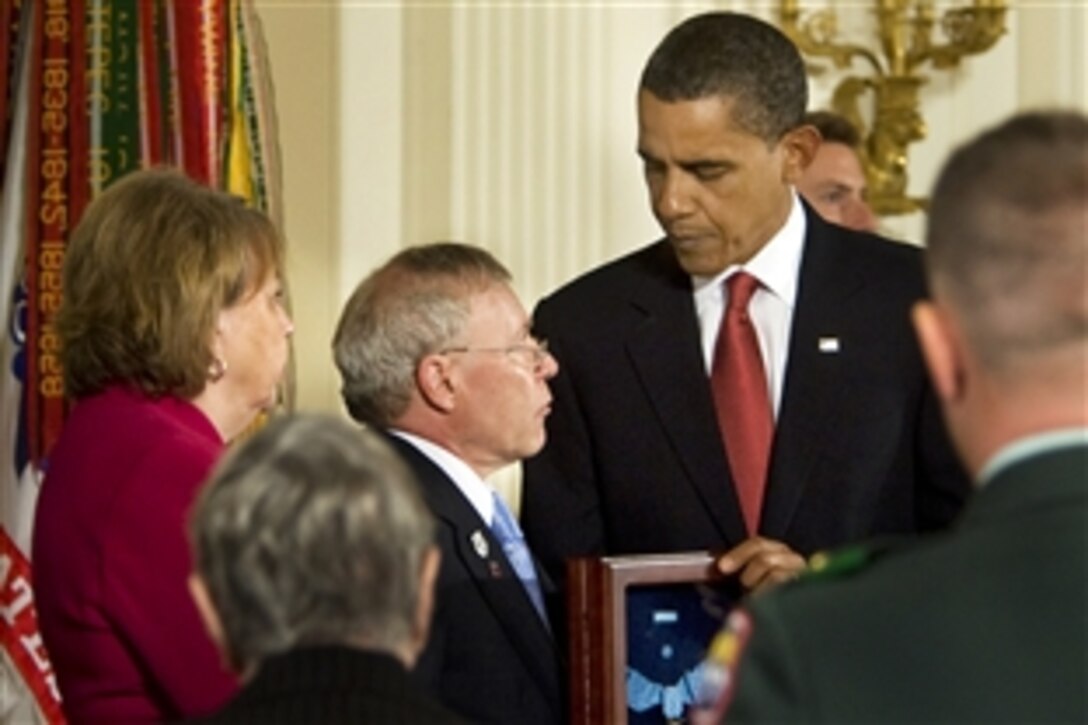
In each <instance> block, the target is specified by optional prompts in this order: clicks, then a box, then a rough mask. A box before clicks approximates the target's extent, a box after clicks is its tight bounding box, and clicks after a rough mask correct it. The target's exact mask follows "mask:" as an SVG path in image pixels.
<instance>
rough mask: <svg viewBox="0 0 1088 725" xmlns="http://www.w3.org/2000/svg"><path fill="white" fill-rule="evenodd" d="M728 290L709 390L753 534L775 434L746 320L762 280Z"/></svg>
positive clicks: (740, 280)
mask: <svg viewBox="0 0 1088 725" xmlns="http://www.w3.org/2000/svg"><path fill="white" fill-rule="evenodd" d="M725 285H726V287H728V289H729V304H728V306H727V307H726V309H725V314H724V315H722V326H721V328H720V329H719V330H718V341H717V343H716V344H715V346H714V366H713V369H712V370H711V374H710V387H711V388H712V389H713V391H714V409H715V412H716V413H717V414H718V427H719V428H720V429H721V434H722V443H723V444H724V445H725V451H726V454H727V456H728V458H729V468H730V470H731V471H732V473H733V482H734V484H735V486H736V491H737V497H738V498H739V499H740V506H741V511H742V512H743V513H744V522H745V524H747V526H748V533H749V534H752V535H755V534H756V532H757V529H758V528H759V514H760V509H761V507H762V505H763V490H764V488H765V487H766V484H767V469H768V467H769V464H770V459H771V437H772V436H773V435H774V419H773V417H772V415H771V402H770V400H769V398H768V395H767V376H766V373H765V372H764V370H763V359H762V357H761V356H760V354H759V341H758V340H757V339H756V331H755V328H753V327H752V321H751V319H750V318H749V317H748V301H749V300H751V299H752V294H753V293H754V292H755V291H756V288H757V287H759V280H757V279H756V278H755V277H753V276H752V275H750V274H748V273H746V272H738V273H737V274H734V275H733V276H732V277H730V278H729V279H728V280H726V282H725Z"/></svg>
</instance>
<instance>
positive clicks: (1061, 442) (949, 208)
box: [701, 112, 1088, 723]
mask: <svg viewBox="0 0 1088 725" xmlns="http://www.w3.org/2000/svg"><path fill="white" fill-rule="evenodd" d="M927 265H928V274H929V279H930V284H931V289H932V293H933V300H932V302H924V303H919V304H918V305H917V306H916V308H915V310H914V313H913V314H914V323H915V328H916V330H917V333H918V336H919V338H920V340H921V343H922V347H923V350H924V353H925V357H926V362H927V365H928V367H929V372H930V375H931V377H932V379H933V381H934V384H935V388H936V390H937V391H938V393H939V396H940V398H941V401H942V407H943V409H944V414H945V418H946V420H947V422H948V424H949V429H950V431H951V433H952V435H953V437H954V440H955V443H956V446H957V449H958V450H959V453H960V455H961V457H962V460H963V461H964V462H965V463H966V465H967V467H968V469H969V470H970V471H971V473H972V475H973V476H974V479H975V483H976V487H977V491H976V493H975V495H974V497H973V499H972V500H971V502H970V503H969V504H968V507H967V508H966V509H965V510H964V512H963V515H962V516H961V518H960V520H959V521H958V523H957V525H956V526H955V527H954V528H953V529H952V530H951V531H947V532H942V533H940V534H934V535H931V536H929V537H927V538H923V539H921V540H916V541H914V542H911V543H909V544H903V545H892V546H885V545H880V546H876V547H856V548H854V549H850V550H846V551H844V552H840V553H838V554H836V555H832V556H831V557H829V558H826V559H824V560H823V562H822V563H819V565H818V566H817V567H815V568H821V569H822V571H810V572H809V573H808V574H806V575H805V576H803V577H802V578H801V581H797V582H795V583H793V584H790V585H787V586H785V587H783V588H781V589H779V590H778V591H774V592H771V593H769V594H767V595H766V596H763V597H757V598H755V599H754V600H753V601H752V602H751V603H750V606H749V607H747V608H746V609H743V610H737V611H735V612H733V614H732V615H731V617H730V620H729V624H728V627H727V629H726V630H725V631H724V632H723V633H722V634H721V635H719V637H718V639H717V641H716V642H715V643H714V644H713V646H712V647H711V654H710V660H709V662H708V663H707V665H708V673H709V675H708V682H709V683H711V685H712V687H711V689H713V690H716V693H715V700H716V702H715V703H714V707H713V708H711V709H710V710H709V711H704V712H703V713H701V715H702V716H703V718H704V719H705V720H707V721H709V722H719V721H722V720H724V721H725V722H729V723H733V722H757V721H758V722H783V721H785V722H788V721H795V720H804V721H808V722H816V721H823V722H836V723H845V722H919V723H920V722H926V723H929V722H955V723H962V722H987V723H994V722H1017V723H1027V722H1031V723H1036V722H1079V723H1083V722H1088V634H1086V622H1088V602H1086V594H1088V554H1086V550H1088V393H1086V386H1088V118H1086V117H1085V116H1084V115H1082V114H1080V113H1073V112H1051V113H1029V114H1023V115H1020V116H1016V117H1014V118H1012V119H1011V120H1009V121H1007V122H1006V123H1004V124H1003V125H1001V126H999V127H997V128H995V129H992V130H990V131H988V132H986V133H984V134H982V135H981V136H980V137H978V138H977V139H976V140H974V141H973V142H971V143H969V144H967V145H966V146H964V147H962V148H960V149H959V150H957V151H956V152H955V154H954V155H953V156H952V157H951V159H950V160H949V161H948V163H947V165H946V166H945V168H944V170H943V171H942V173H941V176H940V179H939V180H938V183H937V186H936V188H935V190H934V195H933V203H932V208H931V215H930V221H929V230H928V235H927Z"/></svg>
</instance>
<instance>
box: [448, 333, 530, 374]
mask: <svg viewBox="0 0 1088 725" xmlns="http://www.w3.org/2000/svg"><path fill="white" fill-rule="evenodd" d="M471 352H485V353H502V354H503V355H507V356H509V357H511V358H513V359H514V360H515V361H516V362H518V363H520V364H522V365H524V366H525V367H528V368H531V369H533V370H539V369H540V368H541V367H543V365H544V363H545V362H546V361H547V359H548V356H549V355H550V352H549V351H548V341H547V340H538V339H536V338H535V337H534V338H529V342H523V343H518V344H517V345H507V346H506V347H467V346H466V347H447V348H444V349H442V350H439V351H438V354H439V355H452V354H454V353H471Z"/></svg>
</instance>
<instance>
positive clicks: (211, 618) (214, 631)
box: [188, 573, 234, 669]
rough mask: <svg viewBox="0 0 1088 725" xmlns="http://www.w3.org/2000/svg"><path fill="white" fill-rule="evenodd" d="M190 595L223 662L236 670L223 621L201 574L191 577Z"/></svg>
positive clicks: (191, 575)
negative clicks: (232, 662) (224, 631)
mask: <svg viewBox="0 0 1088 725" xmlns="http://www.w3.org/2000/svg"><path fill="white" fill-rule="evenodd" d="M188 583H189V595H190V596H192V598H193V602H194V603H195V604H196V611H197V612H198V613H199V614H200V619H201V621H202V622H203V623H204V629H205V630H206V631H207V632H208V636H209V637H211V639H212V641H213V642H215V645H216V647H218V648H219V653H220V655H222V658H223V662H224V663H226V664H227V665H228V666H230V667H231V669H234V667H233V665H232V664H231V657H230V650H229V649H228V647H227V639H226V636H225V635H224V633H223V620H221V619H220V618H219V612H217V611H216V610H215V605H214V604H212V597H211V594H210V593H209V592H208V587H207V585H206V584H204V580H203V579H201V578H200V575H199V574H195V573H194V574H190V575H189V582H188Z"/></svg>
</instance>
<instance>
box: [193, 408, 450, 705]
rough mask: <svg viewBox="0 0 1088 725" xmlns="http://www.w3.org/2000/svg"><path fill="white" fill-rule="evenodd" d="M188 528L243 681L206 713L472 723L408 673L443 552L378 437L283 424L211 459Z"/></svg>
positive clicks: (216, 635) (329, 426) (400, 468)
mask: <svg viewBox="0 0 1088 725" xmlns="http://www.w3.org/2000/svg"><path fill="white" fill-rule="evenodd" d="M191 534H192V541H193V549H194V557H193V558H194V562H195V567H196V572H195V573H194V574H193V576H192V578H191V580H190V585H191V589H192V592H193V596H194V599H195V600H196V602H197V607H198V608H199V610H200V611H201V614H202V615H203V617H204V620H205V623H206V625H207V627H208V630H209V632H210V633H211V635H212V637H213V639H215V641H216V642H217V643H218V644H219V646H220V648H221V650H222V652H223V655H224V657H225V658H226V659H227V660H228V661H229V664H230V666H231V667H232V668H233V669H234V670H235V671H236V672H238V674H239V676H240V677H241V678H242V679H243V681H244V687H243V689H242V691H241V692H240V693H239V694H238V696H237V697H236V698H235V699H234V700H232V701H231V702H230V703H228V704H227V706H226V707H225V708H224V709H223V710H221V711H220V712H219V713H218V714H217V715H215V716H214V717H213V718H211V720H210V721H209V722H217V723H228V722H229V723H288V722H290V723H300V722H321V723H334V722H352V723H388V722H412V723H434V722H443V723H447V722H459V720H458V718H457V717H456V716H454V715H452V714H451V713H449V712H448V711H446V710H445V709H443V708H442V707H441V706H440V705H438V704H437V703H435V702H433V701H432V700H431V699H430V698H429V697H428V696H427V695H426V694H425V693H424V692H422V691H421V690H418V689H417V687H416V685H415V683H414V682H413V680H412V679H411V675H410V674H409V672H408V670H409V669H410V668H411V667H412V666H413V665H414V663H415V660H416V657H417V655H418V654H419V652H420V650H421V649H422V647H423V645H424V643H425V641H426V638H427V633H428V628H429V624H430V618H431V609H432V602H433V589H434V579H435V574H436V572H437V571H438V563H439V558H440V557H439V554H438V551H437V549H436V548H435V547H434V545H433V543H432V541H433V537H434V522H433V520H432V518H431V515H430V513H429V512H428V511H427V508H426V506H424V504H423V501H422V499H421V498H420V495H419V492H418V490H417V487H416V483H415V481H414V480H413V479H412V476H411V474H410V473H409V472H408V470H407V469H406V468H405V467H404V465H403V464H402V463H401V462H400V461H399V460H398V459H397V457H396V456H395V455H394V454H393V453H392V451H391V450H389V448H388V446H386V444H385V443H384V442H383V441H381V440H379V439H378V438H377V437H376V436H375V435H374V434H372V433H370V432H368V431H366V430H359V429H358V428H356V427H355V426H352V425H349V424H348V423H346V422H343V421H340V420H339V419H336V418H332V417H324V416H294V417H286V418H281V419H277V420H275V421H273V422H272V423H270V424H269V425H268V426H267V427H266V428H264V429H263V430H261V431H260V432H259V433H257V434H256V435H255V436H254V437H253V438H252V439H250V440H249V441H247V442H246V443H245V444H244V445H243V446H242V447H241V448H240V449H238V450H236V451H235V452H234V453H233V454H232V455H230V456H229V457H228V458H227V459H225V460H224V461H223V462H222V463H221V464H220V465H219V467H218V468H217V469H216V470H215V471H214V473H213V474H212V477H211V480H210V482H209V483H208V484H207V486H206V488H205V489H204V490H203V492H202V494H201V496H200V498H199V499H198V501H197V504H196V507H195V510H194V512H193V515H192V520H191Z"/></svg>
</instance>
